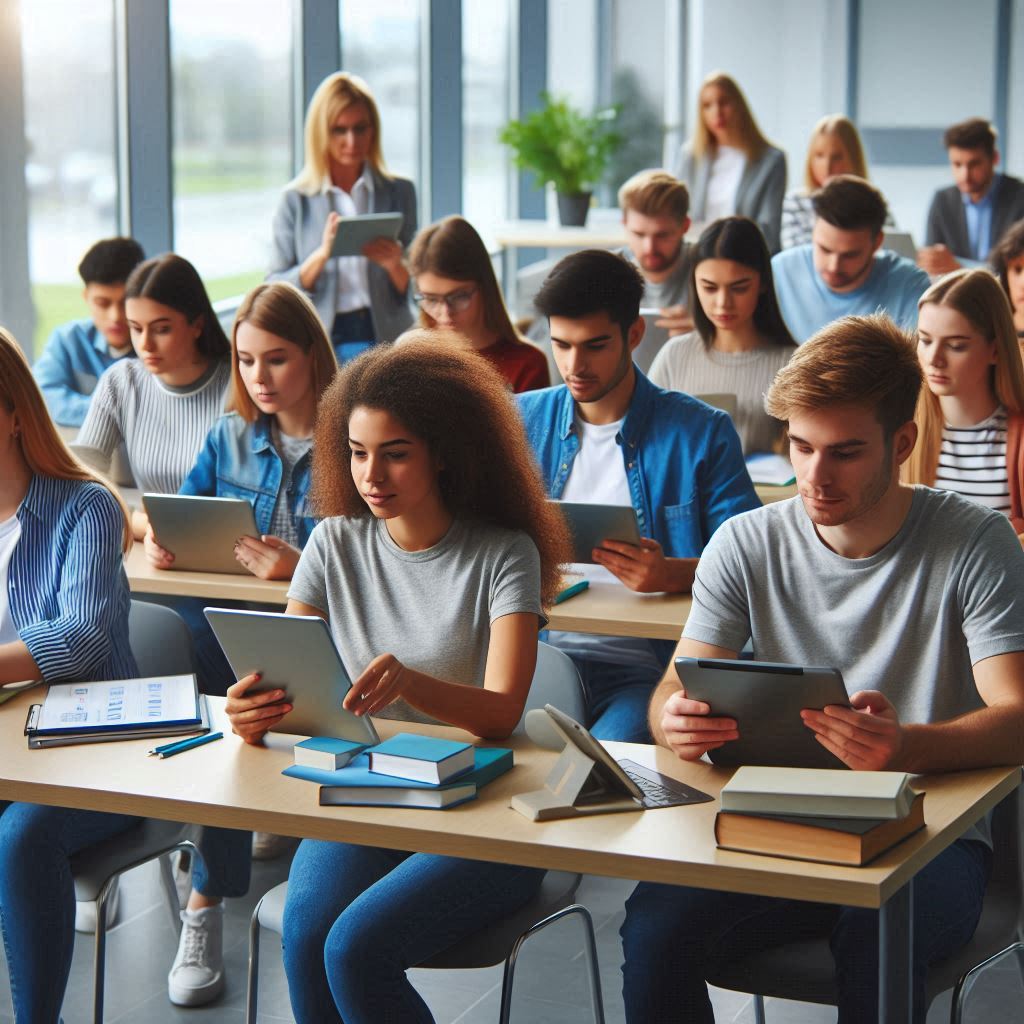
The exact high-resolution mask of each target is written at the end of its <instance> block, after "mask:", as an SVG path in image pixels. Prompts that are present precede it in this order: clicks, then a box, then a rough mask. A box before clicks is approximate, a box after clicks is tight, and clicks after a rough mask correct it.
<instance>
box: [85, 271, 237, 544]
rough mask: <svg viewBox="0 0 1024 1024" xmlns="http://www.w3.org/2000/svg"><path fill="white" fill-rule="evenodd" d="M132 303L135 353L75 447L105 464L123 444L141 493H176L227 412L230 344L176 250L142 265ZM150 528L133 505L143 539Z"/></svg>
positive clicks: (98, 401) (117, 368) (110, 379)
mask: <svg viewBox="0 0 1024 1024" xmlns="http://www.w3.org/2000/svg"><path fill="white" fill-rule="evenodd" d="M125 310H126V313H127V316H128V330H129V333H130V334H131V339H132V345H134V346H135V353H136V355H137V356H138V359H122V360H121V361H120V362H117V363H115V364H114V365H113V366H112V367H110V370H109V371H108V372H107V373H104V374H103V376H102V377H101V378H100V381H99V384H97V386H96V390H95V392H94V393H93V398H92V401H91V403H90V404H89V412H88V415H87V416H86V418H85V422H84V423H83V424H82V429H81V431H79V434H78V440H77V442H76V451H77V452H78V453H79V454H81V455H82V457H83V458H85V459H86V460H87V461H88V462H89V463H90V464H91V465H94V466H96V468H97V469H99V470H101V471H104V470H106V469H107V468H108V467H109V465H110V459H111V457H112V456H113V454H114V452H115V451H116V450H117V447H118V445H120V444H121V442H122V441H123V442H124V444H125V446H126V447H127V449H128V460H129V462H130V463H131V467H132V474H133V475H134V477H135V482H136V484H137V485H138V487H139V488H140V490H143V491H154V492H159V493H161V494H174V493H176V492H177V490H178V488H179V487H180V486H181V483H182V481H183V480H184V479H185V477H186V476H187V475H188V472H189V470H190V469H191V468H192V464H193V463H194V462H195V460H196V455H197V454H198V453H199V449H200V448H201V447H202V444H203V441H204V440H205V438H206V434H207V432H208V431H209V429H210V427H211V426H212V425H213V421H214V420H215V419H216V418H217V417H218V416H219V415H220V414H221V413H222V412H223V411H224V392H225V391H226V389H227V386H228V381H229V379H230V377H231V364H230V362H229V361H228V358H227V357H228V353H229V352H230V346H229V345H228V339H227V337H226V335H225V334H224V331H223V329H222V328H221V326H220V322H219V321H218V320H217V315H216V314H215V313H214V311H213V307H212V306H211V305H210V300H209V298H208V296H207V294H206V289H205V288H204V287H203V282H202V281H201V280H200V278H199V275H198V274H197V273H196V270H195V267H193V266H192V264H191V263H189V262H188V260H185V259H182V258H181V257H180V256H175V255H174V253H167V254H166V255H164V256H160V257H158V258H156V259H151V260H146V262H145V263H140V264H139V266H137V267H136V268H135V270H134V271H133V272H132V275H131V277H129V278H128V282H127V284H126V286H125ZM147 526H148V521H147V519H146V517H145V515H144V514H142V513H138V512H136V513H135V514H134V515H133V519H132V528H133V530H134V533H135V537H136V539H141V538H142V537H143V535H144V534H145V532H146V528H147Z"/></svg>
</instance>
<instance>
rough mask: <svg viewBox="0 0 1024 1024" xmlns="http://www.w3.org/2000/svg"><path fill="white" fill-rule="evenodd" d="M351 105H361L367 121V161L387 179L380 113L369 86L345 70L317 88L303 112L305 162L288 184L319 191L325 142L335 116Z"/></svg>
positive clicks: (324, 164) (325, 169) (307, 192)
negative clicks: (367, 117) (381, 140)
mask: <svg viewBox="0 0 1024 1024" xmlns="http://www.w3.org/2000/svg"><path fill="white" fill-rule="evenodd" d="M353 103H362V104H363V105H364V106H365V107H366V112H367V114H368V115H369V118H370V130H371V131H372V133H373V138H372V139H371V140H370V151H369V153H368V154H367V157H366V159H367V162H368V163H369V164H370V166H371V167H372V168H373V169H374V170H375V171H376V172H377V174H379V175H380V176H381V177H382V178H390V177H391V174H390V172H389V171H388V168H387V164H385V163H384V153H383V151H382V150H381V143H380V111H379V110H378V109H377V102H376V100H374V98H373V93H372V92H371V91H370V87H369V86H368V85H367V84H366V82H364V81H363V80H362V79H361V78H360V77H359V76H358V75H352V74H349V72H347V71H335V72H334V74H333V75H328V76H327V77H326V78H325V79H324V80H323V81H322V82H321V83H320V84H319V85H318V86H317V89H316V92H315V93H313V98H312V99H311V100H310V101H309V108H308V109H307V110H306V131H305V140H306V159H305V163H304V164H303V165H302V170H301V171H299V173H298V174H297V175H296V176H295V177H294V178H293V179H292V180H291V181H290V182H289V183H288V188H293V189H295V190H296V191H298V192H302V193H303V194H304V195H307V196H311V195H315V194H316V193H317V192H319V191H320V186H321V185H322V184H323V180H324V178H326V177H327V176H328V175H329V174H330V167H329V164H328V160H327V140H328V139H329V138H330V131H331V125H332V124H334V122H335V121H336V120H337V117H338V115H339V114H340V113H341V112H342V111H343V110H345V109H347V108H348V107H350V106H352V104H353Z"/></svg>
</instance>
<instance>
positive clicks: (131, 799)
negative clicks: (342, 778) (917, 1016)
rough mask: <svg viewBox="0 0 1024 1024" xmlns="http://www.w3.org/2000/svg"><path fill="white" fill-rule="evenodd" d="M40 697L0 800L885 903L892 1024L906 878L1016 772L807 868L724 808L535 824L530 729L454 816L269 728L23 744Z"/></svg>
mask: <svg viewBox="0 0 1024 1024" xmlns="http://www.w3.org/2000/svg"><path fill="white" fill-rule="evenodd" d="M38 693H39V692H38V691H34V692H29V693H25V694H20V695H19V696H18V697H16V698H14V699H13V700H11V701H9V702H8V703H7V704H6V705H5V706H4V707H2V708H0V749H2V750H3V751H4V758H3V762H2V766H0V800H23V801H33V802H36V803H41V804H51V805H56V806H73V807H80V808H85V809H89V810H97V811H115V812H121V813H125V814H138V815H147V816H149V817H157V818H164V819H167V820H171V821H182V822H191V823H194V824H202V825H218V826H224V827H227V828H241V829H251V830H255V831H264V832H273V833H277V834H279V835H292V836H306V837H312V838H316V839H334V840H345V841H347V842H353V843H360V844H372V845H376V846H387V847H390V848H393V849H402V850H417V851H422V852H427V853H438V854H451V855H453V856H460V857H472V858H477V859H480V860H489V861H497V862H502V863H509V864H525V865H529V866H532V867H541V868H553V869H558V870H564V871H578V872H587V873H591V874H597V875H607V876H611V877H615V878H627V879H637V880H643V881H650V882H664V883H668V884H680V885H694V886H700V887H702V888H707V889H716V890H724V891H730V892H743V893H754V894H764V895H774V896H782V897H791V898H796V899H804V900H812V901H815V902H825V903H843V904H846V905H848V906H859V907H872V908H882V913H881V914H880V915H879V918H880V924H879V928H880V932H881V933H882V937H883V939H884V941H885V943H886V946H885V948H888V949H889V950H890V955H889V956H888V957H885V956H883V957H882V958H881V962H880V965H879V970H880V975H881V981H882V992H883V993H884V994H885V996H884V999H883V1002H884V1005H885V1012H884V1013H883V1015H882V1017H881V1019H882V1020H883V1021H885V1022H886V1024H894V1022H900V1024H905V1022H906V1021H907V1020H910V1019H911V1016H910V1010H909V999H910V983H909V975H910V972H909V969H908V964H909V951H910V946H909V941H908V932H907V930H906V925H907V924H908V923H909V912H910V888H911V887H910V886H909V885H908V883H909V882H910V881H911V880H912V878H913V876H914V874H915V873H916V872H917V871H919V870H920V869H921V868H922V867H924V865H925V864H927V863H928V862H929V861H930V860H931V859H932V858H933V857H934V856H935V855H936V854H938V853H940V852H941V851H942V850H943V849H945V848H946V847H947V846H948V845H949V844H950V843H951V842H953V841H954V840H955V839H956V838H957V837H958V836H960V835H961V834H962V833H963V832H964V831H965V830H966V829H967V828H968V827H969V825H970V824H971V823H972V822H973V821H975V820H976V819H977V818H978V817H979V816H980V815H982V814H983V813H985V812H986V811H988V810H989V809H990V808H992V807H993V806H995V804H996V803H997V802H998V801H999V800H1000V799H1001V798H1002V797H1004V796H1005V795H1007V794H1008V793H1010V792H1012V790H1013V789H1014V787H1015V786H1016V785H1018V783H1019V781H1020V774H1021V772H1020V769H1019V768H990V769H984V770H979V771H972V772H961V773H958V774H955V775H939V776H931V777H923V778H922V780H921V782H922V785H923V788H924V789H925V790H926V792H927V794H928V795H927V799H926V800H925V817H926V820H927V827H926V828H925V829H924V830H923V831H921V832H919V833H917V834H916V835H914V836H911V837H910V838H909V839H907V840H906V841H905V842H903V843H901V844H899V845H898V846H897V847H895V848H893V849H892V850H889V851H888V852H887V853H885V854H883V855H882V856H881V857H880V858H879V859H878V860H876V861H875V862H874V863H872V864H871V865H869V866H868V867H863V868H848V867H839V866H836V865H828V864H813V863H807V862H802V861H793V860H786V859H784V858H776V857H758V856H755V855H752V854H743V853H734V852H729V851H725V850H718V849H717V848H716V847H715V841H714V833H713V824H714V817H715V813H716V811H717V810H718V803H717V800H716V801H715V802H714V803H706V804H697V805H692V806H690V807H674V808H663V809H660V810H654V811H648V812H643V813H640V812H637V813H624V814H609V815H602V816H596V817H590V818H581V819H577V820H567V821H553V822H546V823H543V824H536V823H533V822H530V821H527V820H526V818H523V817H521V816H520V815H518V814H516V813H515V812H514V811H512V810H511V809H509V807H508V801H509V798H510V797H511V796H512V795H513V794H514V793H518V792H525V791H528V790H532V789H537V788H539V787H540V786H541V785H542V782H543V779H544V777H545V775H546V774H547V772H548V771H549V770H550V767H551V765H552V763H553V761H554V758H555V755H554V754H553V753H551V752H549V751H545V750H540V749H538V748H536V747H533V746H532V745H531V744H530V743H529V741H528V740H527V739H526V738H525V737H520V736H517V737H514V738H512V739H511V740H509V741H506V745H508V746H511V747H513V748H514V750H515V752H516V753H515V757H516V766H515V768H514V769H513V770H512V771H511V772H510V773H508V774H507V775H505V776H503V777H502V778H500V779H498V780H497V781H495V782H494V783H492V784H491V785H490V786H488V787H487V788H486V789H485V790H484V791H483V793H482V794H481V797H480V798H479V799H477V800H475V801H472V802H470V803H468V804H463V805H461V806H459V807H455V808H453V809H451V810H449V811H445V812H438V811H430V810H414V809H393V808H379V807H320V806H319V805H318V803H317V787H316V786H314V785H311V784H310V783H307V782H302V781H299V780H296V779H288V778H285V777H283V776H282V775H281V774H280V772H281V770H282V769H283V768H284V767H285V766H287V765H288V764H290V763H291V760H292V757H291V744H292V742H293V741H294V739H295V738H294V737H286V736H283V735H272V736H271V737H270V740H269V747H268V748H267V749H263V748H258V747H250V746H246V745H245V744H244V743H242V742H241V740H239V739H238V738H237V737H235V736H232V735H230V732H228V735H226V736H225V738H224V739H223V740H221V741H218V742H216V743H211V744H209V745H208V746H204V747H200V748H197V749H196V750H193V751H189V752H188V753H186V754H182V755H181V756H179V757H176V758H173V759H171V760H168V761H160V760H157V759H155V758H149V757H146V756H145V751H146V750H147V749H148V748H149V746H150V745H151V742H152V741H149V740H136V741H127V742H122V743H102V744H92V745H88V746H79V747H57V748H53V749H50V750H32V751H30V750H28V749H27V746H26V743H25V740H24V737H23V736H22V727H23V725H24V721H25V714H26V711H27V708H28V705H29V704H30V703H31V702H32V701H33V700H38V699H39V696H38ZM223 708H224V702H223V700H222V699H219V698H212V699H211V714H212V717H213V718H214V719H215V721H216V723H217V727H218V728H220V727H223V728H224V729H225V731H228V730H227V725H226V721H225V719H224V714H223ZM379 727H380V732H381V735H382V736H388V735H391V734H392V733H393V732H395V731H398V730H400V729H401V730H405V731H410V732H433V733H435V734H443V735H446V736H451V737H452V738H458V739H466V738H469V737H468V736H467V734H465V733H462V732H460V731H459V730H456V729H440V728H432V727H429V726H417V725H412V724H410V723H393V722H387V721H383V720H381V721H380V722H379ZM608 748H609V749H610V750H611V751H612V752H613V753H614V754H615V755H616V756H617V757H623V756H626V757H629V758H631V759H632V760H634V761H637V762H638V763H641V764H645V765H648V766H651V767H654V768H657V769H658V770H659V771H662V772H665V773H666V774H671V775H673V776H675V777H676V778H679V779H681V780H683V781H684V782H687V783H689V784H690V785H693V786H696V787H697V788H698V789H702V790H704V791H705V792H707V793H711V794H713V795H714V796H716V797H717V795H718V793H719V791H720V790H721V787H722V785H723V784H724V783H725V782H726V780H727V779H728V778H729V776H730V774H731V772H730V771H729V770H727V769H722V768H715V767H713V766H711V765H709V764H705V763H697V764H686V763H683V762H681V761H679V760H678V759H676V758H675V757H673V756H672V755H671V754H670V753H669V752H668V751H666V750H662V749H659V748H655V747H651V746H641V745H637V744H626V743H609V744H608Z"/></svg>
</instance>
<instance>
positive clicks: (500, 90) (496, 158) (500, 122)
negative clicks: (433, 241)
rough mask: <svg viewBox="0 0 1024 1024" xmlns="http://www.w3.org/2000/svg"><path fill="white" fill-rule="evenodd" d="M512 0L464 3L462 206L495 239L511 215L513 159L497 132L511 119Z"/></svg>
mask: <svg viewBox="0 0 1024 1024" xmlns="http://www.w3.org/2000/svg"><path fill="white" fill-rule="evenodd" d="M510 20H511V11H510V4H509V0H493V2H490V3H466V2H465V0H464V2H463V4H462V210H463V215H464V216H465V217H466V219H467V220H468V221H469V222H470V223H471V224H473V226H474V227H475V228H476V229H477V231H479V232H480V234H481V235H482V236H483V238H484V241H485V242H487V244H490V243H489V241H488V236H489V234H490V233H491V231H492V230H493V228H494V226H495V225H496V224H497V223H498V222H500V221H502V220H505V219H506V218H507V216H508V199H509V189H510V187H511V185H510V174H511V163H510V161H509V156H508V150H507V149H506V147H505V146H504V145H502V144H501V143H500V142H499V141H498V132H500V131H501V129H502V128H503V127H504V126H505V123H506V122H507V121H508V119H509V105H510V99H511V96H510V93H511V88H510V81H509V80H510V69H511V62H512V54H511V31H510Z"/></svg>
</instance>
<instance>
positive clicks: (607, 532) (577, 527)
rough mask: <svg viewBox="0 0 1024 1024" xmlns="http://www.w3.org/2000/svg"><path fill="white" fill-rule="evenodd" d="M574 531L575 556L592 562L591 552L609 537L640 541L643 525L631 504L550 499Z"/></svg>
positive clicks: (631, 541)
mask: <svg viewBox="0 0 1024 1024" xmlns="http://www.w3.org/2000/svg"><path fill="white" fill-rule="evenodd" d="M551 504H552V505H554V506H555V507H556V508H558V509H559V510H560V511H561V513H562V515H563V516H564V517H565V521H566V523H567V524H568V526H569V531H570V533H572V551H573V554H572V560H573V561H574V562H593V561H594V556H593V555H592V554H591V552H592V551H593V550H594V548H599V547H600V546H601V544H602V543H603V542H604V541H606V540H619V541H622V543H623V544H636V545H637V546H639V544H640V527H639V525H638V524H637V521H636V512H635V511H634V509H633V507H632V505H591V504H588V503H586V502H575V501H551Z"/></svg>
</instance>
